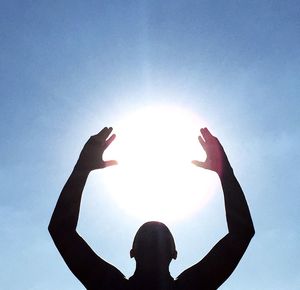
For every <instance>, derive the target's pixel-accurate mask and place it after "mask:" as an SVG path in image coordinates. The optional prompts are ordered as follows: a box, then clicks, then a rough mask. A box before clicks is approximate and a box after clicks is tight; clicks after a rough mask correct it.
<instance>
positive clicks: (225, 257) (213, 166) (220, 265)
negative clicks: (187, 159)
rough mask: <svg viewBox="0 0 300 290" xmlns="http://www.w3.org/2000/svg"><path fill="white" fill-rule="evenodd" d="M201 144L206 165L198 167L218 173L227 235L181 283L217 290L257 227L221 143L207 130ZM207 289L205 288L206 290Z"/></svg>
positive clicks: (231, 270) (234, 265) (192, 268)
mask: <svg viewBox="0 0 300 290" xmlns="http://www.w3.org/2000/svg"><path fill="white" fill-rule="evenodd" d="M200 132H201V134H202V136H199V137H198V139H199V142H200V144H201V145H202V147H203V149H204V150H205V152H206V156H207V157H206V160H205V161H204V162H201V161H197V160H194V161H193V163H194V164H195V165H196V166H199V167H202V168H204V169H208V170H212V171H214V172H216V173H217V174H218V176H219V178H220V181H221V184H222V188H223V193H224V201H225V211H226V220H227V225H228V234H227V235H226V236H225V237H224V238H223V239H221V240H220V241H219V242H218V243H217V244H216V245H215V246H214V247H213V249H212V250H211V251H210V252H209V253H208V254H207V255H206V256H205V257H204V258H203V259H202V260H201V261H200V262H199V263H198V264H196V265H194V266H193V267H191V268H189V269H188V270H186V271H185V272H183V273H182V274H181V275H180V276H179V277H178V279H179V281H180V279H181V280H182V281H184V280H189V283H192V284H191V286H192V287H191V289H196V288H197V287H199V285H201V286H202V287H204V288H203V289H217V288H218V287H219V286H220V285H221V284H222V283H223V282H224V281H225V280H226V279H227V278H228V277H229V276H230V274H231V273H232V272H233V270H234V269H235V267H236V266H237V264H238V263H239V261H240V259H241V257H242V256H243V254H244V252H245V251H246V249H247V246H248V244H249V242H250V240H251V238H252V237H253V235H254V227H253V223H252V219H251V215H250V211H249V208H248V205H247V202H246V198H245V196H244V193H243V191H242V188H241V186H240V185H239V183H238V181H237V179H236V177H235V175H234V173H233V170H232V168H231V166H230V163H229V161H228V158H227V156H226V154H225V151H224V149H223V147H222V145H221V144H220V142H219V140H218V139H217V138H216V137H214V136H213V135H212V134H211V133H210V132H209V130H208V129H207V128H203V129H201V130H200ZM205 287H206V288H205Z"/></svg>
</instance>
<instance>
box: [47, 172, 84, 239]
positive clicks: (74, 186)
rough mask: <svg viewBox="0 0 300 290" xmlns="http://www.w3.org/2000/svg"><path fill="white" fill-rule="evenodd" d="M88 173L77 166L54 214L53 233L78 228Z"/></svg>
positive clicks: (50, 226)
mask: <svg viewBox="0 0 300 290" xmlns="http://www.w3.org/2000/svg"><path fill="white" fill-rule="evenodd" d="M88 175H89V172H88V171H82V170H79V169H77V168H76V166H75V168H74V170H73V171H72V173H71V175H70V177H69V179H68V180H67V182H66V184H65V186H64V187H63V189H62V192H61V194H60V196H59V199H58V201H57V204H56V206H55V209H54V212H53V214H52V217H51V220H50V224H49V232H50V233H51V235H55V234H59V233H65V232H70V231H75V230H76V226H77V222H78V217H79V210H80V202H81V197H82V192H83V188H84V186H85V183H86V180H87V177H88Z"/></svg>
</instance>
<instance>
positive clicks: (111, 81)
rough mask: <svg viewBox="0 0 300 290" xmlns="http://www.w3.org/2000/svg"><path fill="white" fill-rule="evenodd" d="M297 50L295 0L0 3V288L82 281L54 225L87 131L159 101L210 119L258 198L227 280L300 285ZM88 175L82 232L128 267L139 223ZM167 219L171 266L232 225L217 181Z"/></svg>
mask: <svg viewBox="0 0 300 290" xmlns="http://www.w3.org/2000/svg"><path fill="white" fill-rule="evenodd" d="M299 51H300V3H299V1H296V0H295V1H289V0H287V1H263V0H254V1H238V0H236V1H230V0H229V1H200V0H199V1H188V0H182V1H181V0H178V1H169V0H164V1H156V0H153V1H150V0H149V1H143V0H140V1H137V0H136V1H127V0H126V1H125V0H123V1H121V0H119V1H114V0H110V1H76V0H72V1H13V0H10V1H1V8H0V63H1V65H0V92H1V99H0V132H1V144H0V152H1V155H0V156H1V163H0V180H1V181H0V184H1V195H0V225H1V228H0V237H1V238H0V251H1V259H0V281H1V282H0V283H1V288H2V289H8V290H17V289H18V290H19V289H22V290H53V289H57V290H60V289H61V290H63V289H64V290H71V289H72V290H77V289H78V290H79V289H83V286H82V285H81V284H80V282H78V281H77V279H76V278H75V277H74V276H73V275H72V273H71V272H70V271H69V270H68V268H67V267H66V266H65V264H64V262H63V260H62V259H61V257H60V256H59V254H58V251H57V250H56V248H55V247H54V244H53V242H52V240H51V239H50V236H49V234H48V231H47V226H48V223H49V219H50V216H51V213H52V210H53V208H54V205H55V203H56V200H57V198H58V195H59V193H60V190H61V188H62V186H63V185H64V183H65V181H66V179H67V177H68V175H69V173H70V172H71V170H72V167H73V165H74V163H75V162H76V159H77V156H78V154H79V152H80V149H81V147H82V146H83V144H84V142H85V141H86V139H87V138H88V137H89V136H90V135H91V134H94V133H96V132H97V131H98V130H99V129H101V128H102V127H103V126H110V125H112V126H113V125H114V122H115V121H116V120H117V119H118V118H119V116H121V115H122V114H125V113H126V112H130V111H134V110H136V109H138V108H142V107H143V106H145V105H147V104H153V103H156V104H157V103H158V104H159V103H160V102H163V103H164V104H168V103H169V104H170V105H174V104H175V105H178V106H181V107H183V108H186V109H187V110H191V111H193V112H194V113H196V114H197V115H199V116H200V118H203V119H205V120H206V121H207V124H206V126H207V127H209V128H211V129H212V131H213V133H215V134H216V135H217V136H218V137H219V139H220V140H221V141H222V143H223V145H224V147H225V149H226V151H227V153H228V156H229V158H230V160H231V163H232V165H233V167H234V169H235V172H236V175H237V177H238V179H239V181H240V183H241V184H242V187H243V189H244V191H245V194H246V197H247V200H248V203H249V206H250V208H251V212H252V216H253V220H254V224H255V228H256V235H255V237H254V239H253V240H252V242H251V244H250V246H249V248H248V250H247V252H246V254H245V256H244V257H243V259H242V261H241V262H240V264H239V266H238V267H237V269H236V271H235V272H234V273H233V275H232V276H231V277H230V278H229V279H228V280H227V281H226V282H225V284H223V286H222V287H221V288H220V289H224V290H225V289H230V290H240V289H243V290H253V289H258V290H259V289H264V290H282V289H288V290H292V289H295V290H296V289H299V287H300V262H299V261H300V250H299V242H300V231H299V220H300V214H299V206H300V198H299V185H300V181H299V171H300V165H299V164H300V156H299V148H298V147H299V140H300V132H299V124H300V122H299V121H300V120H299V116H300V114H299V113H300V112H299V111H300V109H299V108H300V98H299V94H300V81H299V77H300V54H299ZM116 133H117V132H116ZM179 137H180V132H179ZM116 141H117V140H116ZM97 178H100V179H101V172H97V173H95V174H92V176H91V177H90V180H89V181H92V180H93V179H94V180H95V179H97ZM89 184H93V182H91V183H88V185H87V188H86V191H85V193H84V194H85V195H84V200H83V204H82V211H81V216H80V222H79V229H78V230H79V232H80V234H81V235H82V236H83V237H84V238H85V239H86V240H87V241H88V243H89V244H90V245H91V246H92V247H93V248H94V250H95V251H96V252H97V253H98V254H99V255H100V256H102V257H103V258H104V259H106V260H108V261H109V262H111V263H112V264H114V265H115V266H117V267H118V268H119V269H120V270H121V271H122V272H123V273H124V274H125V275H126V276H130V275H131V274H132V272H133V269H134V261H133V260H130V259H129V250H130V247H131V242H132V238H133V235H134V233H135V232H136V230H137V228H138V227H139V225H140V224H141V221H139V220H137V219H135V218H132V217H130V216H127V215H126V214H125V213H124V212H122V211H121V210H120V209H119V208H118V207H117V206H116V204H115V203H114V201H113V200H112V199H110V198H109V194H107V192H106V191H105V189H104V188H101V186H100V187H95V186H92V185H89ZM124 194H126V192H125V193H124ZM170 229H171V230H172V232H173V234H174V237H175V240H176V241H177V248H178V252H179V256H178V259H177V260H176V261H175V262H173V265H172V266H171V273H172V275H173V276H177V275H178V274H179V273H180V272H181V271H182V270H184V269H185V268H187V267H188V266H191V265H192V264H194V263H195V262H197V261H198V260H199V259H200V258H201V257H203V256H204V255H205V254H206V253H207V252H208V251H209V250H210V248H211V247H212V246H213V245H214V244H215V243H216V242H217V241H218V240H219V239H220V238H221V237H222V236H223V235H224V234H225V233H226V231H227V229H226V223H225V214H224V206H223V199H222V194H221V192H219V194H216V195H215V196H214V198H213V199H212V200H211V201H210V202H209V203H208V204H207V206H206V207H205V208H203V209H202V210H201V211H199V212H198V213H197V214H195V215H193V216H192V217H189V218H187V219H184V220H181V221H180V222H177V223H174V224H172V225H170Z"/></svg>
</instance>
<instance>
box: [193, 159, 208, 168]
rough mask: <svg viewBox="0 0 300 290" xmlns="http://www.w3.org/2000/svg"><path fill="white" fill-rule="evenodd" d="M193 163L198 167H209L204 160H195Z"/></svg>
mask: <svg viewBox="0 0 300 290" xmlns="http://www.w3.org/2000/svg"><path fill="white" fill-rule="evenodd" d="M192 163H193V164H194V165H196V166H198V167H201V168H205V169H207V164H206V162H202V161H198V160H193V161H192Z"/></svg>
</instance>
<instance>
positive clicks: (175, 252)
mask: <svg viewBox="0 0 300 290" xmlns="http://www.w3.org/2000/svg"><path fill="white" fill-rule="evenodd" d="M172 258H173V259H174V260H176V258H177V251H176V250H175V251H174V253H173V257H172Z"/></svg>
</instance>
